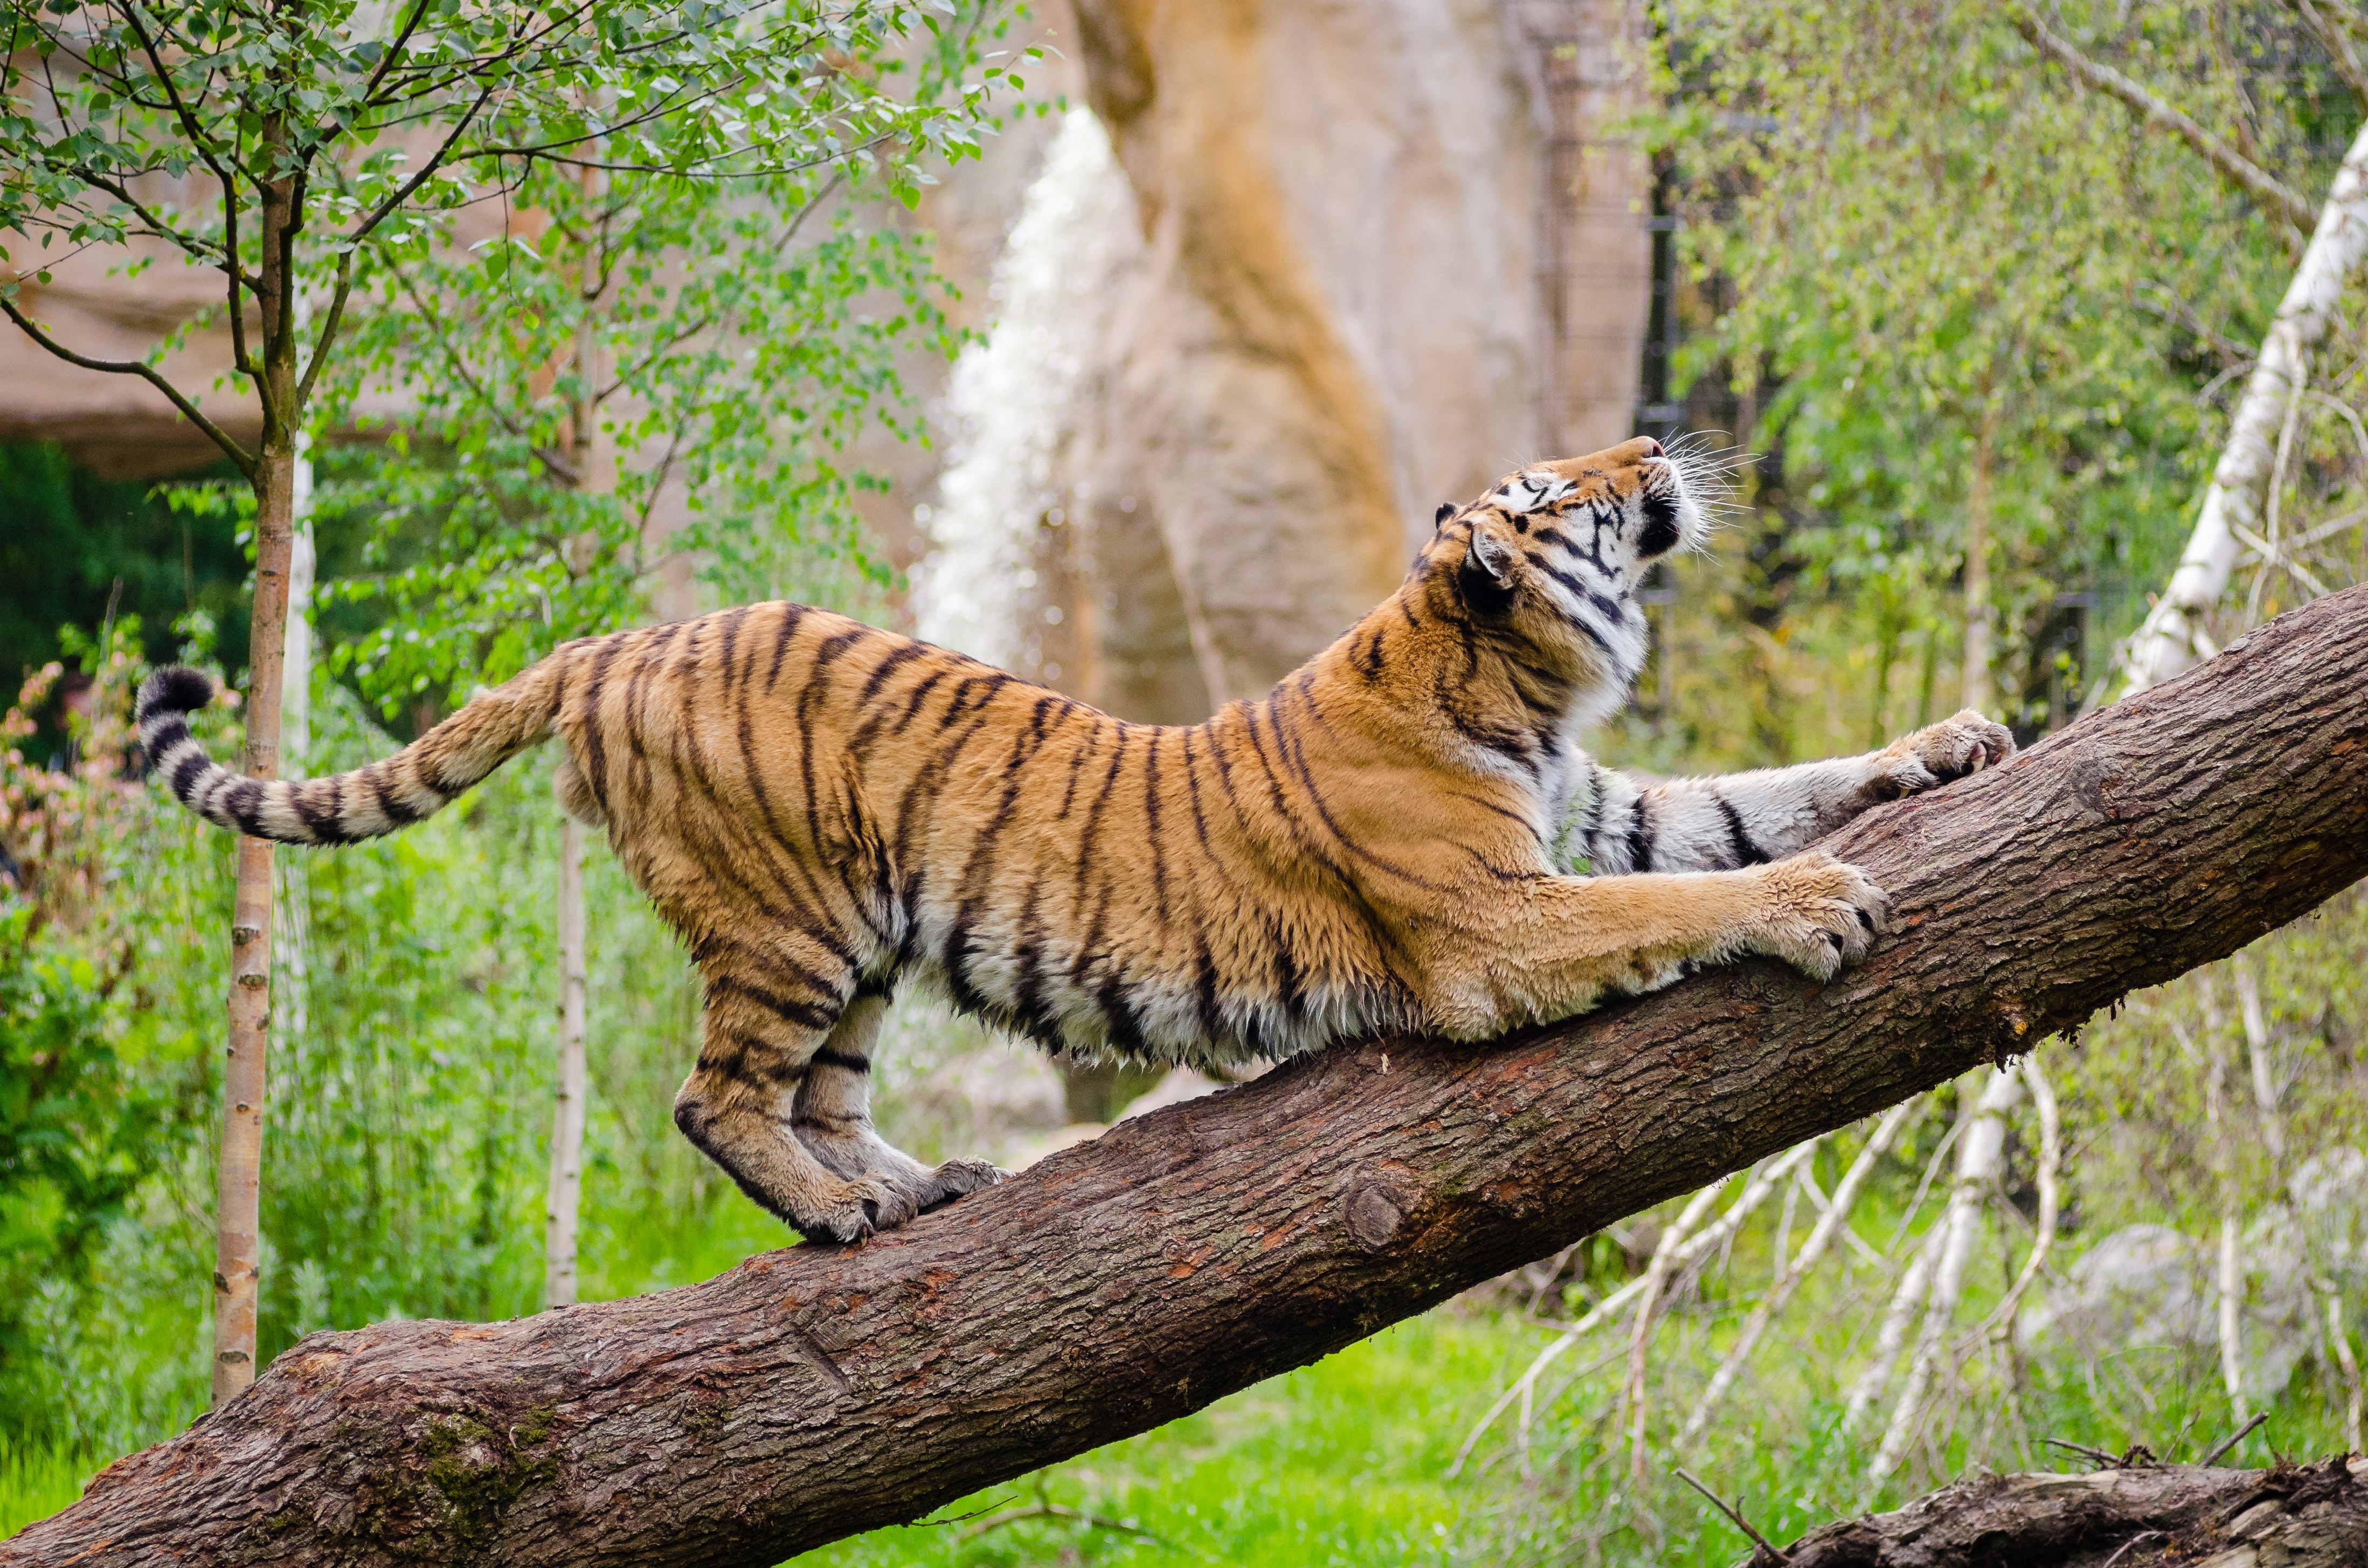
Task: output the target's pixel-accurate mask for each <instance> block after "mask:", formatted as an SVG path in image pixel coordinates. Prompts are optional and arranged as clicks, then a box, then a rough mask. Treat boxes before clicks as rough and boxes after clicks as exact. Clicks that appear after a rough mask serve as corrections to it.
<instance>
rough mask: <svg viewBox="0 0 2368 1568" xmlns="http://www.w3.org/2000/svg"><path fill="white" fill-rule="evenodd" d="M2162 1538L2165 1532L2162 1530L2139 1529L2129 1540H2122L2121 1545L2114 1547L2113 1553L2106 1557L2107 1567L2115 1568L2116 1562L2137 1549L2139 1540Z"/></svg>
mask: <svg viewBox="0 0 2368 1568" xmlns="http://www.w3.org/2000/svg"><path fill="white" fill-rule="evenodd" d="M2161 1539H2163V1532H2162V1531H2160V1530H2140V1531H2138V1533H2137V1534H2135V1535H2134V1536H2132V1537H2130V1539H2129V1540H2125V1541H2123V1542H2122V1544H2121V1545H2119V1546H2117V1547H2115V1548H2114V1549H2113V1554H2112V1556H2111V1557H2108V1558H2106V1559H2105V1568H2113V1564H2114V1563H2116V1562H2120V1561H2121V1560H2122V1559H2123V1558H2124V1557H2127V1556H2128V1555H2129V1554H2130V1553H2131V1552H2133V1551H2136V1550H2137V1545H2138V1542H2140V1541H2142V1540H2161Z"/></svg>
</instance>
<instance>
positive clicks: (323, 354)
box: [296, 247, 354, 408]
mask: <svg viewBox="0 0 2368 1568" xmlns="http://www.w3.org/2000/svg"><path fill="white" fill-rule="evenodd" d="M353 291H354V253H353V251H352V249H351V248H350V247H349V248H347V249H345V250H341V251H339V252H338V253H337V288H336V292H335V293H333V294H331V295H330V296H329V312H328V314H327V315H326V316H324V317H323V318H322V321H321V330H320V332H319V333H318V334H317V335H315V336H314V337H313V355H312V358H311V360H310V362H308V363H307V364H306V365H305V367H304V374H303V377H302V379H301V380H300V381H297V383H296V406H297V407H299V408H304V407H308V406H310V405H311V403H312V401H313V382H315V381H319V380H320V379H321V368H322V367H323V366H324V365H326V364H327V363H328V362H329V346H330V345H331V344H333V343H335V342H336V340H337V323H338V322H339V320H341V319H342V318H343V317H344V315H345V313H346V301H347V299H348V298H350V297H351V296H352V294H353Z"/></svg>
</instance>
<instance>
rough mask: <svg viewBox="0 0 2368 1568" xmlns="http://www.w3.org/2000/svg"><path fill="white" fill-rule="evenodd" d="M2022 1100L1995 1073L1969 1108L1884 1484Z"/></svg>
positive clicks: (1937, 1348) (1939, 1346)
mask: <svg viewBox="0 0 2368 1568" xmlns="http://www.w3.org/2000/svg"><path fill="white" fill-rule="evenodd" d="M1968 1092H1970V1085H1968ZM2021 1096H2022V1079H2021V1077H2020V1076H2019V1075H2018V1074H2013V1073H1992V1074H1990V1076H1989V1081H1988V1082H1987V1084H1985V1085H1983V1087H1982V1091H1981V1097H1980V1098H1979V1099H1978V1100H1976V1101H1975V1103H1974V1104H1973V1105H1972V1107H1971V1108H1969V1114H1970V1116H1971V1117H1972V1120H1971V1122H1970V1123H1969V1124H1968V1125H1967V1126H1966V1128H1965V1135H1964V1138H1963V1139H1962V1140H1960V1141H1959V1142H1958V1144H1957V1179H1956V1184H1955V1186H1954V1187H1952V1188H1951V1189H1950V1193H1949V1210H1948V1213H1947V1214H1946V1215H1945V1216H1943V1217H1942V1220H1941V1229H1942V1231H1943V1233H1944V1234H1945V1235H1946V1237H1947V1239H1946V1240H1945V1241H1944V1242H1943V1243H1942V1244H1941V1250H1940V1252H1939V1254H1938V1255H1937V1256H1935V1258H1934V1259H1933V1264H1932V1285H1931V1294H1930V1297H1929V1298H1928V1299H1927V1300H1926V1301H1925V1303H1924V1323H1923V1326H1922V1329H1921V1330H1920V1331H1919V1332H1918V1335H1917V1336H1916V1350H1915V1354H1914V1355H1913V1356H1912V1357H1911V1358H1909V1360H1908V1363H1907V1381H1906V1382H1905V1383H1904V1384H1903V1385H1902V1387H1901V1388H1900V1391H1899V1403H1896V1404H1895V1405H1894V1406H1892V1409H1891V1424H1890V1425H1889V1426H1887V1427H1885V1428H1884V1434H1883V1442H1882V1444H1881V1446H1879V1447H1878V1448H1877V1449H1875V1454H1874V1463H1873V1466H1872V1467H1871V1468H1870V1470H1869V1471H1868V1476H1869V1479H1870V1480H1873V1481H1876V1482H1880V1481H1882V1480H1883V1479H1884V1477H1885V1476H1887V1475H1889V1474H1890V1473H1891V1472H1892V1471H1895V1470H1896V1469H1898V1468H1899V1464H1900V1461H1901V1460H1904V1459H1905V1458H1907V1445H1908V1443H1909V1442H1910V1441H1911V1440H1913V1438H1914V1437H1915V1435H1916V1423H1917V1421H1918V1417H1920V1416H1921V1415H1923V1412H1924V1398H1925V1395H1926V1394H1927V1393H1928V1392H1930V1390H1931V1387H1932V1380H1933V1377H1934V1375H1935V1373H1936V1372H1937V1371H1938V1369H1939V1367H1940V1362H1941V1354H1942V1351H1943V1350H1944V1348H1945V1346H1946V1342H1947V1340H1948V1337H1949V1326H1950V1324H1951V1323H1952V1321H1953V1320H1954V1319H1955V1317H1956V1313H1957V1302H1958V1300H1959V1299H1960V1297H1961V1296H1962V1295H1963V1294H1964V1284H1965V1264H1966V1261H1967V1260H1968V1259H1969V1258H1971V1257H1972V1256H1973V1251H1974V1238H1975V1236H1976V1235H1978V1234H1979V1233H1980V1232H1981V1229H1982V1214H1983V1211H1984V1210H1985V1209H1986V1207H1987V1204H1988V1200H1989V1193H1990V1188H1991V1187H1994V1186H1996V1185H1997V1183H1998V1173H1999V1172H2000V1170H2002V1169H2003V1168H2004V1166H2005V1163H2006V1113H2007V1112H2008V1111H2009V1110H2010V1109H2012V1108H2013V1107H2014V1103H2015V1101H2016V1100H2018V1099H2020V1098H2021Z"/></svg>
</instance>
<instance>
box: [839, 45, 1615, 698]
mask: <svg viewBox="0 0 2368 1568" xmlns="http://www.w3.org/2000/svg"><path fill="white" fill-rule="evenodd" d="M1039 15H1040V16H1041V17H1042V23H1043V33H1042V39H1041V41H1043V42H1046V43H1049V44H1050V45H1052V46H1053V49H1055V50H1056V51H1059V54H1058V55H1057V56H1056V57H1055V58H1053V60H1050V61H1048V62H1045V63H1044V65H1043V66H1042V68H1041V69H1040V71H1039V72H1031V80H1035V81H1037V82H1038V83H1039V85H1047V86H1051V87H1053V88H1056V89H1061V90H1067V91H1070V92H1072V93H1073V95H1074V96H1075V97H1082V98H1085V99H1086V100H1087V101H1089V102H1090V103H1091V105H1092V106H1093V108H1094V112H1095V115H1096V117H1097V118H1098V119H1099V121H1100V123H1101V124H1102V125H1103V126H1104V127H1105V128H1106V135H1107V136H1108V138H1109V140H1110V142H1111V143H1112V144H1114V147H1115V151H1116V153H1117V164H1118V167H1119V169H1120V170H1121V172H1122V175H1123V177H1124V181H1125V185H1126V198H1125V199H1123V200H1120V199H1113V193H1114V190H1115V187H1109V186H1097V185H1095V184H1094V183H1093V182H1095V181H1097V180H1100V179H1102V178H1104V177H1105V176H1104V175H1103V173H1102V172H1101V171H1100V170H1099V169H1098V168H1097V167H1096V166H1095V165H1094V162H1093V159H1092V157H1091V156H1090V155H1089V151H1088V143H1087V141H1086V139H1085V138H1086V131H1084V130H1083V129H1082V128H1081V126H1080V124H1079V119H1078V117H1077V116H1076V114H1074V113H1073V114H1072V115H1071V116H1070V117H1069V118H1067V119H1064V120H1061V121H1059V122H1058V129H1057V131H1055V130H1053V128H1052V126H1051V124H1050V123H1048V122H1040V121H1030V122H1027V123H1025V124H1022V125H1020V126H1019V127H1016V128H1015V129H1014V131H1013V132H1012V133H1010V134H1008V135H1007V136H1005V137H1003V138H1001V139H999V140H998V142H996V143H995V144H992V145H990V147H989V149H988V160H987V166H986V167H985V169H984V170H982V169H981V168H979V167H978V166H977V165H963V167H962V169H960V170H957V171H955V172H954V173H953V174H952V175H951V176H950V178H949V180H948V182H947V184H946V185H945V186H943V187H940V188H939V190H938V191H936V192H933V193H932V194H931V196H930V198H929V199H928V202H926V203H925V204H924V210H923V213H922V217H923V218H924V219H925V220H927V221H928V224H929V226H930V227H931V228H932V230H933V231H934V232H936V233H939V235H940V239H941V246H940V249H941V255H942V256H943V258H944V261H945V263H946V265H948V266H949V267H950V268H951V270H952V271H953V272H954V273H955V274H956V275H957V276H959V277H961V278H962V280H963V285H964V289H965V293H966V298H965V300H964V301H962V304H961V305H960V306H959V307H958V313H960V314H962V316H963V317H964V318H965V319H967V320H968V321H969V322H970V324H972V325H973V326H975V327H977V328H978V329H980V330H982V331H985V333H986V334H987V335H988V338H987V342H986V344H985V347H984V348H982V349H978V350H974V351H973V352H972V353H970V354H966V355H965V356H964V358H963V360H962V363H961V365H960V366H959V367H958V368H957V369H956V371H955V373H954V375H953V377H952V379H951V383H950V385H949V386H948V387H947V390H946V394H945V395H944V397H943V398H942V399H940V400H939V401H938V402H937V404H936V406H937V409H938V426H939V430H940V431H941V432H950V433H951V437H952V443H953V451H952V454H951V460H950V462H949V464H948V467H947V469H946V470H945V471H944V472H943V473H942V475H935V474H932V473H931V472H928V465H927V464H926V463H925V462H922V461H921V460H920V458H921V456H922V454H920V453H918V452H917V451H916V450H914V449H906V450H905V451H904V452H903V453H901V454H895V455H893V456H890V457H888V459H887V460H885V461H884V462H882V464H881V466H883V467H885V468H887V469H888V470H890V471H891V472H894V474H895V477H896V488H897V494H896V495H895V496H894V498H892V499H890V500H888V501H886V502H884V503H883V504H882V505H880V506H878V507H877V508H876V511H875V515H876V516H878V517H880V519H881V526H882V532H883V534H884V535H885V536H886V537H887V538H888V540H889V542H890V543H891V545H892V548H893V550H894V552H895V553H896V554H897V556H898V558H899V559H905V551H906V550H909V549H911V548H913V547H914V546H915V545H916V544H919V545H923V546H926V547H927V548H928V550H929V551H930V552H931V553H932V554H933V555H934V556H935V559H934V560H924V561H923V562H921V563H920V564H919V565H918V566H917V567H916V580H917V582H918V584H919V591H918V594H917V596H916V603H915V608H916V623H917V626H918V628H919V630H920V631H921V633H922V634H923V635H924V636H928V637H930V638H931V639H932V640H939V641H945V642H951V643H953V644H954V645H956V646H960V647H962V648H963V649H964V650H965V651H967V652H971V653H976V654H978V655H979V656H981V657H985V658H990V659H995V660H996V661H997V662H1003V663H1008V664H1009V665H1012V666H1013V667H1015V668H1017V669H1018V670H1019V672H1020V673H1022V674H1024V675H1027V676H1031V677H1033V678H1038V679H1042V680H1044V681H1046V682H1048V683H1049V684H1052V685H1054V686H1057V687H1061V688H1062V689H1064V690H1067V691H1069V692H1072V693H1073V694H1075V695H1076V696H1079V697H1081V698H1083V699H1086V700H1087V701H1090V702H1093V703H1096V704H1097V705H1099V706H1101V707H1104V708H1107V709H1110V710H1113V711H1116V712H1119V713H1121V714H1123V715H1125V716H1127V717H1130V718H1135V719H1143V720H1151V721H1162V722H1189V721H1191V720H1194V719H1198V718H1201V717H1202V716H1203V715H1205V714H1206V713H1207V712H1208V711H1209V710H1211V708H1212V706H1214V705H1215V703H1217V702H1219V701H1222V700H1224V699H1228V698H1232V697H1237V696H1247V695H1254V694H1256V693H1258V692H1259V691H1262V690H1263V689H1264V688H1265V687H1267V686H1268V685H1269V683H1270V682H1271V681H1272V680H1273V679H1274V678H1275V677H1276V676H1279V675H1281V674H1282V673H1283V672H1285V671H1287V670H1288V669H1290V668H1291V667H1292V666H1293V665H1296V664H1298V663H1299V662H1300V661H1301V660H1302V659H1304V658H1305V657H1306V656H1307V655H1308V654H1309V653H1313V652H1314V651H1315V649H1317V648H1319V647H1321V646H1323V645H1324V643H1326V642H1328V641H1329V640H1330V639H1331V638H1332V637H1333V636H1335V635H1337V634H1338V632H1339V631H1341V629H1343V628H1344V627H1346V626H1347V625H1348V624H1349V622H1350V621H1351V620H1353V619H1355V618H1356V617H1357V616H1359V615H1360V614H1362V613H1363V612H1364V611H1365V610H1366V609H1368V608H1371V607H1372V605H1373V604H1374V603H1375V602H1377V601H1378V600H1379V599H1380V598H1381V597H1383V596H1384V595H1385V594H1387V593H1388V592H1389V591H1390V589H1391V588H1393V587H1394V586H1395V585H1396V583H1397V581H1398V578H1399V576H1400V574H1402V573H1403V571H1404V568H1405V566H1406V561H1407V560H1408V558H1409V557H1410V555H1411V554H1412V551H1414V549H1415V548H1416V547H1417V545H1418V544H1419V543H1420V541H1421V540H1423V539H1424V538H1425V537H1427V536H1428V535H1429V531H1430V528H1431V517H1432V512H1433V510H1434V508H1435V507H1436V506H1438V504H1439V503H1440V502H1441V501H1444V500H1450V499H1463V498H1468V497H1469V496H1470V495H1471V494H1474V492H1476V491H1477V490H1478V489H1479V488H1480V487H1481V486H1483V485H1484V484H1486V483H1487V482H1488V481H1489V480H1491V479H1493V478H1495V477H1496V476H1497V475H1498V474H1500V473H1501V472H1504V471H1505V470H1507V469H1508V468H1511V467H1514V466H1517V465H1518V464H1520V462H1523V461H1526V460H1530V459H1531V458H1535V457H1538V456H1540V455H1546V454H1557V453H1565V452H1577V451H1590V450H1594V449H1598V448H1600V447H1604V446H1608V445H1610V444H1611V443H1613V442H1615V441H1618V440H1621V439H1623V438H1625V437H1627V436H1628V435H1629V434H1630V432H1631V430H1632V429H1633V427H1634V415H1635V399H1636V391H1637V378H1638V361H1639V353H1640V346H1641V341H1642V336H1643V332H1644V326H1645V314H1646V305H1647V302H1648V296H1647V290H1648V285H1649V278H1648V275H1647V274H1648V261H1649V243H1648V240H1647V236H1646V233H1645V217H1644V210H1645V197H1646V194H1647V191H1646V186H1645V177H1644V173H1643V170H1642V167H1641V165H1640V163H1639V161H1638V159H1637V157H1636V156H1635V155H1634V150H1633V149H1632V148H1630V147H1629V146H1628V145H1627V144H1626V143H1625V142H1622V140H1620V136H1619V133H1618V129H1617V126H1616V123H1615V122H1616V121H1617V119H1618V118H1619V116H1621V115H1622V114H1623V113H1625V112H1626V111H1627V110H1629V109H1630V108H1634V107H1635V105H1636V101H1637V100H1636V96H1635V87H1634V82H1635V80H1636V77H1635V75H1634V72H1633V70H1632V69H1631V66H1632V64H1633V60H1632V58H1631V56H1632V54H1633V46H1634V39H1635V38H1636V36H1637V35H1638V33H1639V31H1640V23H1639V21H1638V18H1637V17H1636V15H1635V14H1634V12H1632V11H1631V10H1630V9H1629V8H1627V7H1626V6H1624V5H1622V4H1620V3H1619V0H1454V3H1451V4H1446V5H1441V4H1439V3H1437V0H1265V3H1262V4H1253V5H1245V6H1180V5H1164V6H1161V5H1150V4H1143V3H1136V0H1086V3H1085V4H1084V5H1082V6H1078V7H1076V9H1075V10H1074V11H1073V10H1072V9H1071V8H1070V6H1066V5H1064V4H1061V3H1059V0H1054V3H1053V4H1051V5H1048V6H1043V7H1041V8H1040V10H1039ZM1080 67H1082V80H1079V79H1077V74H1078V73H1079V71H1080ZM1023 160H1024V163H1025V166H1026V167H1027V168H1029V169H1030V171H1031V172H1030V173H1029V174H1028V175H1027V176H1025V177H1024V178H1021V177H1018V176H1015V175H1014V173H1013V170H1014V168H1015V167H1016V166H1019V163H1020V161H1023ZM1022 192H1024V194H1022ZM998 200H1000V201H1003V202H1005V203H1006V204H1007V207H1006V210H1008V211H1010V212H1011V213H1012V214H1013V218H1012V219H1011V220H1010V222H1011V229H1010V237H1009V240H1008V243H1007V244H1006V245H1005V247H1004V249H1003V252H1002V254H1001V256H1000V258H999V259H997V260H995V261H993V262H992V263H990V262H989V261H988V260H987V259H986V256H987V251H986V248H985V244H983V241H982V235H983V234H985V233H988V232H990V231H991V222H990V219H991V212H992V210H994V209H995V207H996V201H998ZM990 273H991V276H992V278H993V283H992V285H991V286H985V279H986V277H987V275H989V274H990ZM907 369H908V372H909V373H911V374H913V375H914V376H915V379H916V384H917V385H919V386H921V387H922V388H923V389H924V390H926V372H927V367H925V366H919V365H912V366H908V367H907ZM875 456H879V454H873V453H870V452H867V453H866V458H867V460H871V459H873V458H874V457H875ZM907 518H914V519H916V521H917V522H918V525H919V526H918V527H917V528H915V527H913V526H911V525H910V524H908V523H907V521H906V519H907Z"/></svg>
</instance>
